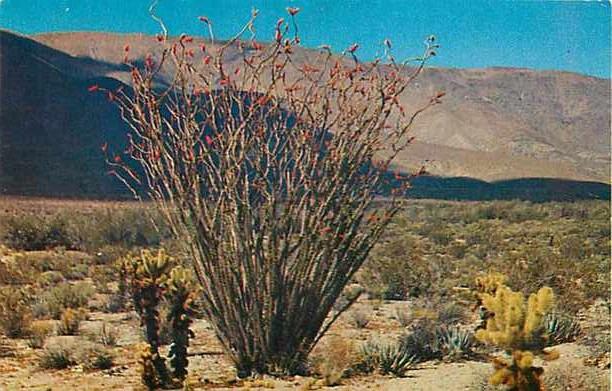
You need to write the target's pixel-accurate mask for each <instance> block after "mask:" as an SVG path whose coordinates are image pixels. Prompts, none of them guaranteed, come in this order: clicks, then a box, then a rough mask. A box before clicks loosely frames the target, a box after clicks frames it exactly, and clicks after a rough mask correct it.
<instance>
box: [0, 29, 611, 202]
mask: <svg viewBox="0 0 612 391" xmlns="http://www.w3.org/2000/svg"><path fill="white" fill-rule="evenodd" d="M30 38H31V39H30ZM30 38H26V37H20V36H17V35H15V34H12V33H10V32H0V93H1V95H0V96H1V99H2V100H1V103H2V105H1V111H0V153H1V154H0V185H2V191H3V192H5V193H12V194H22V193H26V194H43V195H44V194H49V195H81V194H86V195H96V194H100V195H104V194H109V193H115V191H117V185H116V184H114V183H113V182H112V181H110V180H109V179H108V178H105V176H104V174H103V172H104V164H103V163H102V160H101V156H100V153H99V145H100V144H101V143H102V142H103V140H105V139H110V140H111V142H113V141H114V142H118V141H117V140H120V138H121V137H122V136H121V135H122V134H123V131H122V130H121V129H122V126H123V125H122V124H121V122H120V121H119V119H118V115H117V113H116V112H115V110H114V107H113V106H112V105H110V104H108V103H107V102H105V101H104V99H103V98H101V97H99V96H98V97H96V96H91V94H88V93H87V86H88V85H90V84H92V83H93V82H95V83H98V84H101V83H102V84H103V83H113V84H116V83H120V82H122V81H127V80H128V70H127V68H126V67H125V66H123V65H121V60H122V57H123V47H124V45H126V44H128V45H130V55H131V57H132V58H138V57H144V56H145V54H146V53H148V52H155V49H156V47H157V43H156V40H155V39H154V38H153V37H150V36H145V35H116V34H107V33H54V34H44V35H36V36H33V37H30ZM299 55H300V58H302V59H303V60H304V61H306V60H307V59H309V58H312V55H313V52H312V51H309V50H303V51H302V52H300V53H299ZM162 81H163V80H162ZM413 87H414V88H413V89H412V90H411V91H410V93H409V94H407V95H406V96H405V97H404V100H405V103H406V107H411V106H412V107H415V105H416V104H418V103H419V102H420V101H423V100H424V99H427V98H428V97H429V96H430V95H431V94H433V93H434V92H435V91H439V90H443V91H445V92H446V93H447V95H446V96H445V98H444V103H443V104H442V105H439V106H437V107H435V108H434V109H433V110H431V111H430V112H428V113H426V114H425V115H424V116H422V117H421V118H420V120H419V121H418V123H417V126H416V127H415V129H414V134H415V135H416V136H417V143H415V145H414V147H412V148H411V149H410V150H408V151H407V152H406V153H405V154H404V155H403V156H401V157H400V159H399V161H398V165H399V166H400V168H402V169H405V170H408V169H411V168H413V167H416V166H418V165H420V164H422V163H424V162H426V165H427V167H428V170H429V172H430V173H432V174H434V175H437V176H447V177H470V178H473V179H479V180H485V181H498V180H506V179H519V178H560V179H566V180H581V181H595V182H608V181H609V168H610V80H608V79H599V78H594V77H587V76H582V75H578V74H573V73H567V72H553V71H545V72H542V71H532V70H526V69H510V68H491V69H469V70H468V69H466V70H459V69H438V68H430V69H427V70H426V71H425V72H424V73H423V74H422V75H421V76H420V78H419V79H418V80H417V82H416V83H415V84H414V86H413ZM96 173H100V174H96Z"/></svg>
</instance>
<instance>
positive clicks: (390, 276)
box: [359, 235, 431, 300]
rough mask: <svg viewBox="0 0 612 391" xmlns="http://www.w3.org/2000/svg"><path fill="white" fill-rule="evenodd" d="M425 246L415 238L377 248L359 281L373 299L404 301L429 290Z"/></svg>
mask: <svg viewBox="0 0 612 391" xmlns="http://www.w3.org/2000/svg"><path fill="white" fill-rule="evenodd" d="M424 247H425V245H424V244H423V243H422V242H421V241H420V240H419V239H418V238H416V237H414V236H407V235H398V236H397V237H395V238H393V239H390V240H388V241H385V242H383V243H380V244H379V245H377V246H376V247H375V248H374V250H373V253H372V255H371V257H370V258H369V259H368V261H367V262H366V263H365V265H364V270H363V272H362V273H361V277H360V278H359V279H360V280H361V281H362V285H363V286H365V287H367V290H368V291H369V293H370V295H371V296H373V297H382V298H384V299H386V300H404V299H405V298H407V297H409V296H418V295H421V294H423V293H425V292H426V291H427V290H428V289H429V287H430V284H431V282H430V280H429V278H428V277H429V276H428V274H429V265H428V260H427V259H426V258H425V257H424V251H425V248H424Z"/></svg>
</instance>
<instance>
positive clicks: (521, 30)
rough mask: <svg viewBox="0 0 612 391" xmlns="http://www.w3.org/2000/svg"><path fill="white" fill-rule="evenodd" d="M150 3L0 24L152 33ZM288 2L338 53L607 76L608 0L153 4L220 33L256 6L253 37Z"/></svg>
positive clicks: (191, 29) (16, 1)
mask: <svg viewBox="0 0 612 391" xmlns="http://www.w3.org/2000/svg"><path fill="white" fill-rule="evenodd" d="M149 4H150V0H95V1H94V0H0V28H4V29H9V30H13V31H17V32H20V33H26V34H27V33H38V32H47V31H71V30H81V31H82V30H98V31H115V32H145V33H151V34H154V33H157V32H158V31H159V27H158V25H157V24H156V23H155V22H154V21H153V20H152V19H151V18H150V17H149V15H148V13H147V9H148V5H149ZM287 6H293V7H299V8H301V12H300V13H299V15H298V22H299V25H300V29H301V36H302V40H303V44H304V46H311V47H316V46H318V45H321V44H329V45H331V46H332V48H333V49H334V50H335V51H338V52H340V51H342V50H343V49H344V48H346V47H348V46H349V45H350V44H352V43H354V42H356V43H359V44H360V49H359V52H358V54H359V55H360V57H362V58H364V59H368V58H372V57H374V56H375V54H376V52H377V51H378V50H380V48H381V43H382V41H383V40H384V39H385V38H389V39H390V40H391V41H392V42H393V45H394V50H395V53H396V55H397V57H399V58H404V57H409V56H414V55H418V54H420V53H421V51H422V42H423V38H424V37H426V36H427V35H429V34H434V35H436V36H437V38H438V42H439V43H440V45H441V48H440V50H439V54H438V56H437V57H436V58H435V59H434V60H433V61H432V62H431V63H430V65H434V66H444V67H462V68H466V67H467V68H472V67H486V66H510V67H527V68H536V69H559V70H566V71H573V72H580V73H584V74H589V75H595V76H600V77H606V78H609V77H610V62H611V57H610V14H611V6H610V3H609V2H607V1H510V0H487V1H485V0H460V1H459V0H370V1H363V0H359V1H358V0H303V1H298V0H296V1H287V0H285V1H283V0H217V1H212V0H160V3H159V7H158V9H159V11H158V13H159V15H160V16H161V17H162V18H163V19H164V21H165V22H166V24H167V25H168V27H169V28H170V33H171V34H176V35H178V34H180V33H182V32H186V33H189V34H195V35H204V34H205V31H204V29H203V26H202V24H201V23H200V22H199V21H198V20H197V17H198V16H200V15H206V16H208V17H209V18H210V19H211V20H212V21H213V23H214V27H215V34H216V35H217V37H221V38H227V37H229V36H230V34H231V33H233V32H235V31H236V30H237V29H238V28H239V27H240V26H242V25H243V24H244V23H245V22H246V21H247V20H248V18H249V15H250V10H251V9H252V8H253V7H255V8H257V9H259V10H260V17H259V19H258V22H257V24H256V26H257V29H258V37H259V39H260V40H269V39H271V38H272V29H273V26H274V23H275V21H276V20H277V19H278V17H281V16H285V15H286V11H285V8H286V7H287Z"/></svg>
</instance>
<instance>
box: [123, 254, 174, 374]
mask: <svg viewBox="0 0 612 391" xmlns="http://www.w3.org/2000/svg"><path fill="white" fill-rule="evenodd" d="M125 265H126V269H127V270H128V273H129V274H130V275H131V277H132V281H131V284H130V289H131V293H132V299H133V301H134V307H135V309H136V311H137V312H138V313H139V315H140V320H141V323H142V325H143V326H144V328H145V334H146V339H147V342H148V343H149V346H150V348H151V355H152V357H153V358H152V360H153V364H154V366H155V369H156V370H157V374H158V377H159V378H160V380H161V381H162V382H165V381H166V380H168V373H167V372H168V371H167V368H166V363H165V360H164V358H163V357H162V356H161V355H160V354H159V346H160V344H161V343H160V340H159V324H160V318H159V311H158V306H159V303H160V302H161V300H162V297H163V286H164V284H165V282H166V279H167V274H168V271H169V270H170V267H171V265H172V262H171V259H170V257H169V256H168V255H167V254H166V252H165V251H164V250H163V249H161V250H159V251H158V252H157V254H153V253H152V252H150V251H148V250H143V251H141V253H140V257H139V258H132V259H129V258H128V259H126V261H125Z"/></svg>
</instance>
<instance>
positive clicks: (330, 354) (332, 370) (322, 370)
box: [313, 335, 357, 386]
mask: <svg viewBox="0 0 612 391" xmlns="http://www.w3.org/2000/svg"><path fill="white" fill-rule="evenodd" d="M356 360H357V351H356V349H355V345H354V344H353V343H352V341H350V340H347V339H346V338H342V337H340V336H337V335H333V336H330V337H329V338H328V339H327V340H326V342H325V344H324V345H323V346H322V347H321V348H320V349H319V351H318V352H317V354H316V355H315V357H314V359H313V366H314V371H315V372H316V373H317V374H318V375H319V376H321V377H322V380H323V384H324V385H325V386H336V385H339V384H340V383H341V380H342V378H343V377H345V376H347V374H348V373H347V371H348V370H349V369H350V368H351V366H352V365H354V364H355V362H356Z"/></svg>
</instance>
